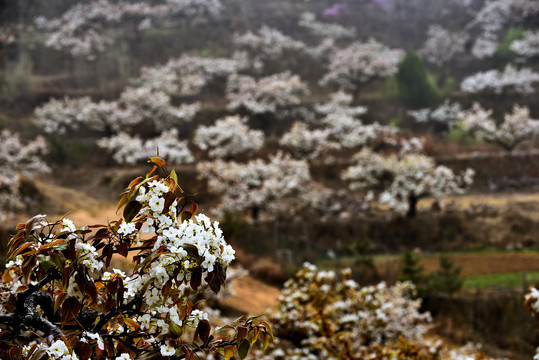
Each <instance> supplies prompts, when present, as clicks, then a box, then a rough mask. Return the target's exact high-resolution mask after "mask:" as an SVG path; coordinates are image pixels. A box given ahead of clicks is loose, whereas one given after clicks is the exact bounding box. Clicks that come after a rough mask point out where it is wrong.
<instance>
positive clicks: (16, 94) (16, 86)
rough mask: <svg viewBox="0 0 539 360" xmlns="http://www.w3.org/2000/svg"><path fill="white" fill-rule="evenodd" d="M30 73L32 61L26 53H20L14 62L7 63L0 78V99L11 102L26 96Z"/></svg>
mask: <svg viewBox="0 0 539 360" xmlns="http://www.w3.org/2000/svg"><path fill="white" fill-rule="evenodd" d="M31 73H32V61H31V59H30V57H29V56H28V54H26V53H22V54H21V55H20V56H19V57H18V58H17V60H16V61H15V62H13V63H8V64H7V66H6V67H5V69H4V71H3V76H2V79H1V82H2V85H1V88H0V101H2V102H6V103H13V102H15V101H16V100H18V99H21V98H23V97H25V96H27V94H28V91H29V88H30V74H31Z"/></svg>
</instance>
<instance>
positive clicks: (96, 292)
mask: <svg viewBox="0 0 539 360" xmlns="http://www.w3.org/2000/svg"><path fill="white" fill-rule="evenodd" d="M150 161H151V162H152V163H153V164H154V165H155V168H154V169H153V170H152V171H150V172H149V173H148V174H147V175H146V177H145V178H142V177H139V178H137V179H135V180H133V181H132V182H131V183H130V184H129V187H128V188H127V189H126V192H125V193H124V196H123V197H122V199H121V200H120V204H119V208H121V207H124V211H123V218H121V219H120V220H118V221H112V222H110V223H109V224H108V225H94V226H90V227H80V228H77V227H76V226H75V225H74V223H73V222H72V221H71V220H69V219H67V218H64V219H62V220H59V221H57V222H54V223H49V222H48V221H47V219H46V217H45V215H37V216H35V217H33V218H31V219H30V220H28V221H27V222H26V223H25V224H20V225H18V226H17V229H16V231H17V232H16V234H15V235H14V236H13V238H12V239H11V241H10V249H9V251H8V254H9V255H10V258H9V259H8V262H7V264H6V270H5V272H4V274H3V277H2V282H0V290H1V291H2V296H0V315H1V316H0V327H1V328H2V330H3V331H4V332H5V333H9V340H6V339H0V345H1V346H0V356H1V357H2V358H4V356H7V355H6V354H8V353H9V352H10V351H12V349H13V348H14V347H17V346H19V347H20V352H21V353H23V355H24V356H25V357H26V358H32V357H37V356H39V357H42V356H43V355H47V356H48V357H49V358H51V359H59V360H75V359H79V358H81V359H89V358H95V359H116V360H127V359H134V358H140V357H145V356H161V357H163V356H175V355H176V356H180V357H191V358H193V357H194V354H195V353H196V352H200V353H201V354H200V355H203V354H202V352H204V353H209V352H212V353H215V352H220V353H221V354H223V355H226V356H228V357H231V356H232V355H233V354H234V353H235V352H236V351H238V347H239V345H237V344H241V342H242V340H245V341H249V342H251V341H253V342H254V341H256V339H257V338H259V337H260V336H261V337H262V339H265V340H264V341H268V340H269V336H270V335H269V334H268V329H269V325H268V324H267V323H264V322H262V323H260V321H256V320H254V319H247V318H244V319H238V320H236V321H234V322H232V323H231V324H228V323H225V324H223V325H224V326H225V327H226V326H228V328H230V329H232V330H231V331H230V332H229V333H230V334H232V338H231V337H230V336H229V335H230V334H227V333H226V332H223V333H222V334H220V335H222V337H220V338H219V339H215V336H213V335H211V324H210V322H209V320H210V314H209V313H207V312H206V311H204V310H202V309H200V308H198V307H197V306H196V305H195V304H194V301H196V299H197V296H198V294H200V293H201V292H202V291H203V290H204V289H205V288H206V287H208V288H210V289H211V290H212V291H213V292H215V293H217V292H218V291H219V289H220V288H221V286H223V285H225V277H226V269H227V267H228V266H229V265H230V263H231V261H232V260H233V259H234V250H233V249H232V247H231V246H230V245H228V244H227V243H226V241H225V240H224V238H223V234H222V231H221V230H220V228H219V224H218V222H212V221H211V220H210V219H209V218H208V217H207V216H205V215H203V214H197V209H198V206H197V205H196V204H195V203H192V202H190V201H189V200H188V199H186V198H185V197H182V196H181V194H182V190H181V189H180V188H179V186H178V184H177V182H176V178H177V175H176V173H175V172H172V173H170V175H168V176H167V177H166V178H160V177H159V176H157V175H154V176H152V174H153V173H154V171H155V170H156V168H158V167H161V168H163V170H165V169H164V165H165V162H164V160H162V159H160V158H151V159H150ZM165 171H166V170H165ZM178 194H180V195H178ZM189 205H190V206H189ZM131 252H137V254H136V255H134V256H133V257H132V259H133V263H134V264H133V266H131V267H126V269H124V270H122V269H116V268H112V267H111V259H112V256H113V254H118V255H120V256H123V257H127V256H128V255H129V254H130V253H131ZM118 255H115V256H118ZM55 305H56V309H55ZM236 327H241V328H242V331H243V332H242V337H240V338H239V340H238V338H237V336H238V335H237V331H236V330H235V329H236ZM234 334H235V335H234ZM13 339H16V341H15V342H13ZM214 339H215V340H214Z"/></svg>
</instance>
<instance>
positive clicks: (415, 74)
mask: <svg viewBox="0 0 539 360" xmlns="http://www.w3.org/2000/svg"><path fill="white" fill-rule="evenodd" d="M397 85H398V89H399V95H400V97H401V98H402V100H403V101H404V103H405V104H406V105H407V106H409V107H410V108H413V109H419V108H424V107H428V106H430V105H432V104H433V103H435V102H436V100H437V99H438V93H439V91H438V88H437V86H436V83H435V81H434V80H433V79H432V77H431V76H430V75H429V73H428V71H427V68H426V67H425V64H423V61H421V59H420V58H419V56H418V55H417V54H416V53H415V52H414V51H412V50H408V51H407V52H406V56H405V57H404V59H403V60H402V62H401V63H400V64H399V69H398V72H397Z"/></svg>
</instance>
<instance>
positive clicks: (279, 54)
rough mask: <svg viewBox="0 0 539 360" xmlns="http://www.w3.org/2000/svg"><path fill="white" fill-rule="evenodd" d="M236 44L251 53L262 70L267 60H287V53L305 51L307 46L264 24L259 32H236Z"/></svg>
mask: <svg viewBox="0 0 539 360" xmlns="http://www.w3.org/2000/svg"><path fill="white" fill-rule="evenodd" d="M234 44H235V45H236V47H237V48H238V49H240V50H243V51H246V52H247V53H248V54H249V57H250V62H251V64H252V66H253V67H254V68H255V69H258V70H261V68H263V67H264V64H265V63H266V62H267V61H275V60H278V61H286V55H294V54H296V55H297V54H298V53H299V54H301V53H305V52H306V49H307V46H306V45H305V44H304V43H302V42H301V41H298V40H294V39H292V38H291V37H289V36H287V35H285V34H283V33H282V32H281V31H279V30H277V29H274V28H271V27H269V26H267V25H263V26H262V27H261V28H260V29H259V30H258V32H257V33H253V32H251V31H249V32H247V33H245V34H241V35H240V34H235V35H234Z"/></svg>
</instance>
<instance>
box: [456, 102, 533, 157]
mask: <svg viewBox="0 0 539 360" xmlns="http://www.w3.org/2000/svg"><path fill="white" fill-rule="evenodd" d="M491 115H492V110H486V109H483V108H482V107H481V105H479V103H474V105H473V106H472V108H471V109H469V110H467V111H464V112H462V113H461V117H462V122H461V123H460V127H461V128H462V129H463V130H465V131H468V132H470V133H471V134H472V135H473V136H475V137H476V138H478V139H479V140H483V141H487V142H492V143H495V144H497V145H498V146H500V147H501V148H503V149H504V150H506V151H511V150H513V149H514V148H515V147H516V146H517V145H518V144H520V143H521V142H522V141H524V140H527V139H530V138H531V137H532V136H533V135H534V134H536V133H537V132H539V120H534V119H532V118H531V117H530V110H529V108H528V107H526V106H518V105H515V106H514V107H513V112H512V113H506V114H505V115H504V121H503V123H502V124H500V125H499V126H498V125H497V124H496V122H495V121H494V119H493V118H492V117H491Z"/></svg>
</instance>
